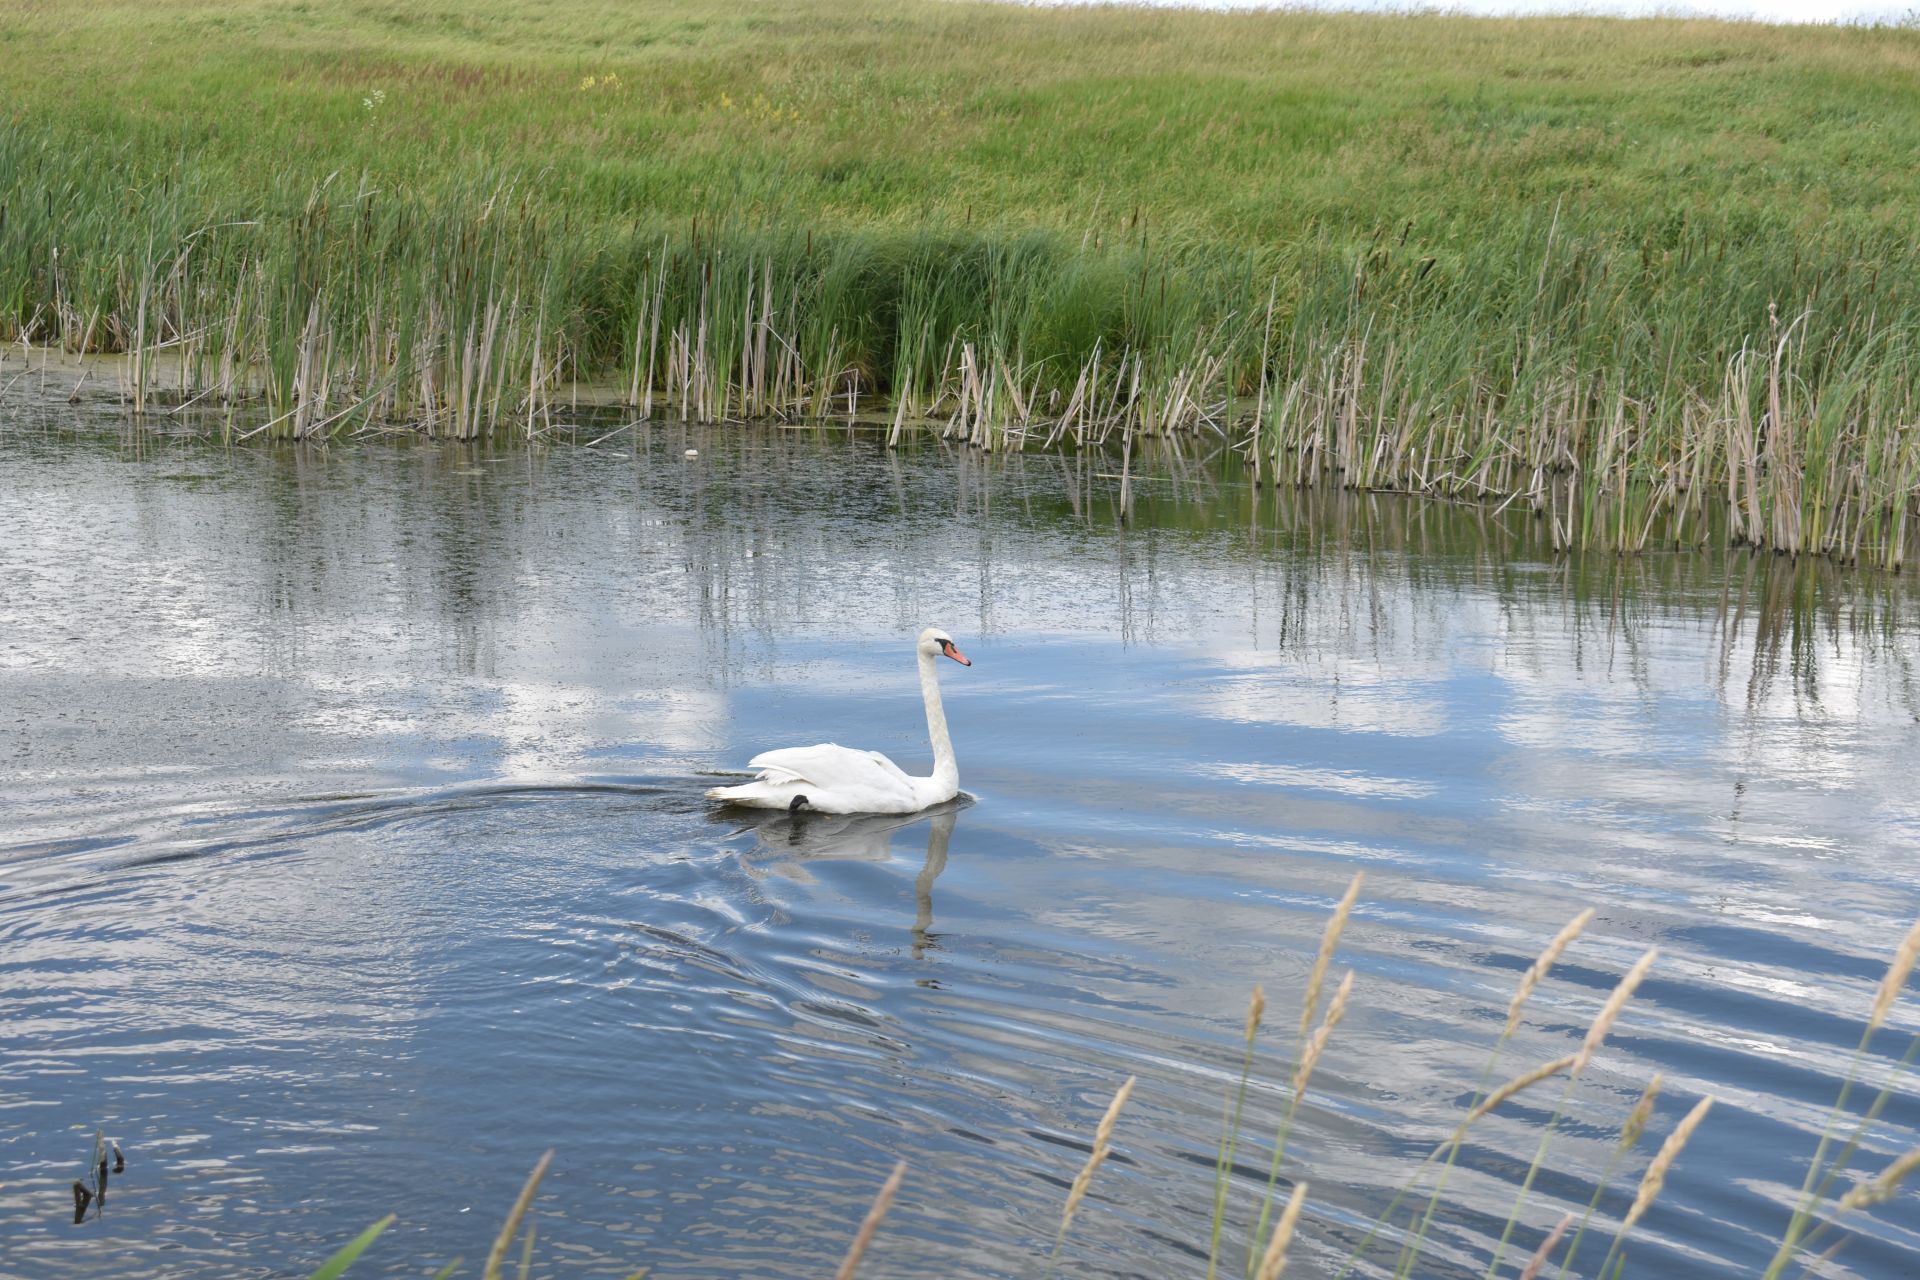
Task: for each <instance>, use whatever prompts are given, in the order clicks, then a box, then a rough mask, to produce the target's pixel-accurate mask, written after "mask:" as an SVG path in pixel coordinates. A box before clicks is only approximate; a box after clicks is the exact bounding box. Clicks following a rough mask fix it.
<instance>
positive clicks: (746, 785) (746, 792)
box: [707, 778, 804, 809]
mask: <svg viewBox="0 0 1920 1280" xmlns="http://www.w3.org/2000/svg"><path fill="white" fill-rule="evenodd" d="M803 791H804V788H802V787H800V786H798V785H796V784H795V783H794V782H770V781H768V780H766V779H764V778H755V779H754V780H753V781H752V782H743V783H741V784H740V785H738V786H734V787H709V788H707V799H709V800H717V801H719V802H720V803H721V804H740V805H746V806H747V807H748V808H750V809H786V808H790V807H791V806H792V805H793V798H794V796H796V795H799V794H801V793H802V792H803Z"/></svg>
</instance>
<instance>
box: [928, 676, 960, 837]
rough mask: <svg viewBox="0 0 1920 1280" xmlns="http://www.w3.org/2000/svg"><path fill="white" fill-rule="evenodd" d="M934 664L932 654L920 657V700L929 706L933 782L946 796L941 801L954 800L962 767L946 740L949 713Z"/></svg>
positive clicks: (950, 739) (948, 739)
mask: <svg viewBox="0 0 1920 1280" xmlns="http://www.w3.org/2000/svg"><path fill="white" fill-rule="evenodd" d="M933 664H934V657H933V655H932V654H929V653H922V654H921V655H920V697H921V698H922V699H923V700H924V701H925V702H926V704H927V736H928V737H929V738H931V739H933V780H934V782H935V783H936V784H937V785H938V787H939V789H940V790H941V791H942V792H943V793H944V794H943V795H942V796H941V797H940V798H941V799H942V800H951V799H952V798H953V797H954V795H955V794H956V793H958V792H959V790H960V766H959V765H958V764H957V763H956V762H955V761H954V758H953V739H952V738H949V737H948V736H947V712H946V708H945V707H943V706H941V705H940V673H939V671H938V670H936V669H935V667H934V665H933Z"/></svg>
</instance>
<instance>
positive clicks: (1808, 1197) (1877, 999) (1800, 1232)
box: [1762, 920, 1920, 1280]
mask: <svg viewBox="0 0 1920 1280" xmlns="http://www.w3.org/2000/svg"><path fill="white" fill-rule="evenodd" d="M1917 961H1920V920H1916V921H1914V923H1913V926H1912V928H1910V929H1908V930H1907V933H1906V936H1905V937H1903V938H1902V939H1901V940H1900V945H1899V946H1898V947H1897V948H1895V950H1894V954H1893V959H1892V961H1891V962H1890V963H1889V964H1888V966H1887V971H1886V973H1885V974H1884V975H1882V977H1881V979H1880V985H1879V987H1878V989H1877V990H1876V991H1875V992H1874V998H1873V1005H1872V1007H1871V1008H1870V1010H1869V1011H1868V1015H1867V1025H1866V1028H1865V1029H1864V1030H1863V1031H1862V1032H1861V1034H1860V1043H1859V1044H1858V1045H1857V1046H1855V1048H1854V1051H1853V1057H1852V1058H1851V1059H1850V1060H1849V1061H1848V1064H1847V1075H1846V1079H1845V1080H1843V1081H1842V1082H1841V1084H1840V1094H1839V1096H1838V1097H1837V1098H1835V1099H1834V1103H1833V1108H1832V1110H1830V1111H1829V1112H1828V1113H1827V1122H1826V1124H1825V1126H1823V1127H1822V1129H1821V1131H1820V1143H1819V1145H1818V1146H1817V1147H1816V1148H1815V1149H1814V1153H1813V1159H1812V1161H1811V1162H1809V1163H1808V1165H1807V1175H1806V1177H1805V1178H1804V1179H1803V1180H1802V1181H1801V1184H1800V1195H1799V1198H1798V1199H1797V1200H1796V1201H1795V1203H1794V1210H1793V1216H1792V1218H1791V1219H1789V1221H1788V1223H1787V1229H1786V1232H1785V1234H1784V1235H1783V1236H1782V1237H1781V1240H1780V1246H1779V1248H1778V1249H1776V1250H1775V1252H1774V1256H1773V1258H1772V1260H1771V1261H1769V1263H1768V1264H1767V1269H1766V1271H1765V1273H1764V1274H1763V1276H1762V1280H1778V1277H1779V1276H1780V1274H1781V1273H1782V1272H1783V1271H1784V1270H1785V1269H1786V1267H1787V1266H1788V1264H1790V1263H1791V1262H1792V1261H1793V1259H1794V1258H1795V1257H1796V1256H1797V1255H1798V1254H1799V1252H1800V1250H1801V1248H1802V1247H1803V1241H1802V1237H1803V1236H1805V1235H1806V1234H1807V1233H1808V1230H1809V1228H1810V1227H1811V1226H1812V1224H1813V1221H1814V1218H1815V1216H1816V1215H1817V1213H1818V1212H1819V1207H1820V1203H1821V1201H1822V1200H1824V1199H1825V1198H1826V1193H1827V1191H1828V1189H1829V1188H1830V1187H1831V1186H1832V1182H1833V1179H1834V1178H1835V1177H1836V1176H1837V1175H1838V1173H1839V1172H1840V1170H1841V1169H1842V1168H1843V1167H1844V1166H1845V1161H1846V1159H1847V1158H1848V1157H1850V1156H1851V1155H1852V1153H1853V1151H1854V1150H1855V1149H1856V1148H1857V1147H1858V1144H1859V1142H1860V1139H1861V1138H1862V1137H1863V1136H1864V1134H1865V1130H1866V1126H1867V1125H1868V1124H1869V1123H1871V1120H1872V1117H1873V1116H1876V1115H1878V1114H1879V1110H1880V1108H1881V1107H1882V1106H1884V1105H1885V1102H1886V1099H1887V1098H1888V1097H1889V1096H1890V1091H1891V1088H1892V1080H1891V1079H1890V1080H1889V1082H1888V1084H1887V1086H1886V1087H1884V1088H1882V1089H1881V1091H1880V1094H1879V1095H1878V1097H1876V1099H1875V1100H1874V1103H1873V1104H1872V1106H1870V1107H1869V1108H1868V1114H1867V1115H1866V1116H1864V1117H1863V1118H1862V1119H1861V1121H1860V1122H1859V1124H1858V1125H1856V1126H1855V1129H1854V1134H1853V1137H1852V1139H1851V1140H1850V1141H1849V1142H1848V1143H1847V1145H1846V1147H1845V1148H1844V1149H1843V1152H1842V1154H1841V1156H1840V1157H1838V1158H1836V1159H1835V1160H1834V1161H1833V1163H1832V1165H1831V1166H1826V1167H1823V1166H1824V1165H1825V1161H1826V1158H1827V1149H1828V1147H1829V1146H1831V1145H1832V1142H1833V1138H1834V1130H1835V1128H1836V1127H1837V1126H1838V1124H1839V1122H1840V1117H1841V1116H1842V1115H1843V1114H1844V1113H1845V1111H1846V1106H1847V1101H1848V1099H1849V1098H1850V1097H1851V1096H1852V1094H1853V1087H1854V1084H1855V1082H1856V1081H1857V1079H1858V1076H1859V1071H1860V1064H1861V1063H1862V1062H1863V1061H1864V1060H1865V1058H1866V1053H1867V1046H1868V1045H1869V1044H1870V1043H1872V1040H1873V1036H1874V1033H1875V1032H1876V1031H1878V1030H1879V1029H1880V1027H1881V1025H1882V1024H1884V1023H1885V1022H1886V1019H1887V1015H1888V1014H1889V1013H1891V1012H1892V1011H1893V1006H1894V1004H1895V1002H1897V1001H1898V1000H1899V998H1900V994H1901V993H1902V992H1903V991H1905V990H1906V985H1907V981H1908V979H1909V978H1910V977H1911V976H1912V975H1913V969H1914V965H1915V963H1916V962H1917ZM1917 1049H1920V1039H1917V1040H1915V1042H1914V1044H1913V1045H1912V1046H1910V1047H1909V1048H1908V1050H1907V1053H1906V1055H1905V1056H1904V1057H1903V1058H1902V1059H1901V1060H1900V1064H1899V1066H1898V1067H1897V1068H1896V1070H1895V1072H1894V1078H1897V1076H1898V1073H1899V1071H1900V1070H1901V1069H1903V1068H1904V1067H1905V1066H1906V1065H1908V1064H1909V1063H1911V1062H1912V1061H1913V1059H1914V1055H1915V1051H1916V1050H1917Z"/></svg>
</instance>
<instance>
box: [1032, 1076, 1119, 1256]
mask: <svg viewBox="0 0 1920 1280" xmlns="http://www.w3.org/2000/svg"><path fill="white" fill-rule="evenodd" d="M1135 1078H1136V1077H1134V1076H1128V1077H1127V1079H1126V1082H1125V1083H1124V1084H1122V1085H1121V1086H1120V1088H1119V1089H1118V1090H1117V1091H1115V1093H1114V1095H1113V1101H1112V1102H1109V1103H1108V1104H1107V1111H1106V1114H1105V1115H1103V1116H1101V1117H1100V1124H1099V1126H1098V1127H1097V1128H1095V1130H1094V1131H1093V1149H1092V1150H1090V1151H1089V1152H1088V1153H1087V1162H1086V1164H1084V1165H1083V1166H1081V1169H1080V1172H1079V1174H1078V1175H1077V1176H1076V1177H1075V1178H1074V1180H1073V1186H1072V1187H1071V1188H1070V1189H1069V1190H1068V1192H1067V1205H1066V1208H1065V1209H1063V1210H1062V1211H1061V1213H1060V1230H1059V1231H1058V1232H1056V1233H1055V1234H1054V1237H1053V1252H1052V1253H1051V1254H1049V1255H1048V1257H1047V1269H1046V1272H1045V1273H1044V1274H1045V1275H1047V1276H1051V1275H1052V1274H1053V1271H1054V1268H1055V1267H1057V1266H1058V1265H1059V1264H1060V1246H1061V1245H1063V1244H1065V1243H1066V1239H1067V1229H1068V1228H1069V1227H1071V1226H1072V1225H1073V1215H1074V1214H1075V1213H1077V1212H1078V1211H1079V1209H1080V1202H1081V1201H1082V1200H1084V1199H1086V1197H1087V1188H1088V1187H1090V1186H1091V1185H1093V1175H1094V1174H1095V1173H1096V1172H1098V1170H1099V1168H1100V1166H1101V1165H1102V1164H1104V1163H1106V1159H1107V1153H1108V1152H1109V1151H1110V1150H1111V1149H1112V1142H1113V1126H1114V1123H1115V1122H1116V1121H1117V1120H1119V1118H1120V1109H1121V1108H1122V1107H1124V1106H1126V1105H1127V1099H1128V1098H1130V1097H1132V1096H1133V1084H1134V1080H1135Z"/></svg>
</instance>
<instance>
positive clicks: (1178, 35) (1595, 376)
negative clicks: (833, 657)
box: [0, 0, 1920, 566]
mask: <svg viewBox="0 0 1920 1280" xmlns="http://www.w3.org/2000/svg"><path fill="white" fill-rule="evenodd" d="M0 35H4V37H5V39H4V47H5V49H6V50H7V52H6V53H4V54H0V87H3V88H4V89H5V90H6V92H7V93H8V94H9V95H10V97H11V99H12V101H13V102H14V104H15V106H14V108H13V112H12V115H11V118H10V120H9V121H8V124H7V127H6V129H5V130H4V131H0V209H4V213H0V338H5V339H8V340H15V341H19V342H23V343H42V344H57V345H58V346H60V347H62V348H64V349H66V350H70V351H98V352H114V353H122V354H123V355H124V357H125V365H124V371H123V372H122V374H121V375H120V381H121V383H122V388H123V394H124V395H125V396H126V397H127V399H128V400H129V401H130V403H131V404H132V405H133V407H134V408H135V409H136V410H140V409H145V408H147V407H149V406H151V405H152V404H153V403H154V401H155V397H156V387H157V386H158V385H160V384H161V383H162V382H164V383H165V385H166V386H167V387H168V388H169V389H170V391H169V394H172V395H177V396H180V397H185V398H188V399H195V398H204V399H205V400H206V401H207V402H209V403H224V404H228V405H232V406H235V408H234V413H233V416H232V418H231V419H230V424H229V427H228V430H229V433H230V435H231V436H232V437H233V438H236V439H238V438H251V437H253V436H255V435H264V436H285V437H296V438H310V437H323V436H324V437H331V436H337V435H340V434H343V433H351V432H356V431H365V430H371V429H386V428H390V427H392V426H396V425H399V426H404V427H408V428H412V429H419V430H423V431H426V432H429V433H432V434H435V435H442V436H450V437H454V438H462V439H471V438H475V437H481V436H492V437H526V436H530V435H537V434H540V433H542V432H543V431H546V430H549V429H550V428H551V426H552V424H553V423H554V421H555V414H556V412H557V411H559V410H560V407H561V406H562V405H565V406H567V407H569V408H570V407H571V406H572V405H573V404H574V403H576V401H577V399H578V398H579V397H580V396H581V395H582V394H583V391H582V388H583V386H584V387H585V388H586V391H585V394H587V395H589V396H597V397H599V398H602V399H611V400H621V401H624V402H626V403H627V404H628V405H630V406H631V407H632V409H633V410H634V411H635V412H636V413H639V414H643V415H650V416H654V417H671V418H675V419H679V420H683V421H697V422H717V421H731V420H737V419H747V418H790V419H791V418H809V417H820V416H823V415H828V414H857V413H868V414H874V415H884V417H885V418H886V419H887V420H888V421H889V422H890V423H891V425H892V428H893V430H894V432H895V433H896V435H898V434H901V433H905V432H908V431H920V430H934V431H939V432H942V433H945V434H949V435H952V436H956V437H960V438H964V439H966V440H968V441H970V442H971V443H973V444H975V445H978V446H981V447H986V448H1001V447H1007V446H1013V445H1021V444H1025V443H1028V442H1031V441H1035V440H1038V441H1049V442H1053V443H1056V444H1058V443H1060V442H1061V441H1062V440H1064V439H1071V440H1073V441H1074V442H1076V443H1082V444H1083V443H1085V442H1087V441H1088V440H1089V439H1094V440H1098V439H1103V438H1105V437H1108V436H1113V435H1116V434H1117V435H1119V436H1120V437H1121V438H1123V439H1128V438H1131V437H1133V436H1136V435H1140V434H1146V435H1152V434H1158V433H1168V432H1190V431H1207V432H1217V433H1220V434H1221V435H1223V436H1224V437H1226V438H1227V439H1229V440H1231V441H1232V442H1233V443H1234V444H1235V445H1236V446H1238V447H1240V448H1242V449H1243V450H1244V451H1245V452H1246V453H1247V455H1248V456H1249V457H1250V458H1252V459H1254V460H1255V461H1256V462H1257V464H1258V466H1259V468H1260V472H1261V475H1262V476H1263V478H1264V479H1266V480H1268V481H1271V482H1275V483H1290V484H1291V483H1303V484H1304V483H1321V482H1332V483H1335V484H1340V485H1345V486H1349V487H1354V488H1360V489H1375V490H1379V489H1388V490H1403V491H1413V492H1425V493H1434V494H1440V495H1444V496H1447V497H1450V498H1468V499H1474V500H1486V501H1490V502H1513V503H1520V504H1523V505H1524V506H1525V507H1526V508H1528V509H1530V510H1533V511H1535V512H1537V513H1538V515H1539V516H1540V518H1541V520H1542V522H1543V523H1544V525H1545V526H1546V528H1547V529H1548V531H1549V533H1550V537H1551V539H1552V541H1553V542H1554V544H1555V545H1557V546H1560V547H1565V548H1604V549H1613V550H1621V551H1630V550H1637V549H1640V548H1644V547H1647V546H1649V545H1667V546H1676V545H1678V546H1687V545H1695V544H1697V543H1699V542H1700V541H1702V540H1705V539H1709V538H1720V537H1726V538H1730V539H1732V540H1733V541H1735V542H1740V543H1748V544H1751V545H1754V546H1758V547H1767V548H1772V549H1775V550H1780V551H1786V552H1795V553H1798V552H1818V553H1824V554H1828V555H1832V556H1834V557H1836V558H1838V559H1841V560H1844V561H1870V562H1873V563H1878V564H1882V565H1889V566H1897V565H1898V564H1900V563H1901V562H1902V561H1903V559H1904V558H1905V556H1906V552H1907V548H1908V544H1909V543H1910V541H1911V537H1910V533H1911V530H1910V520H1909V517H1910V515H1911V514H1912V510H1913V505H1914V501H1915V494H1916V487H1917V486H1920V432H1916V431H1915V430H1913V424H1914V422H1915V419H1916V413H1920V406H1917V405H1916V387H1920V358H1917V348H1916V333H1917V332H1920V327H1917V326H1920V272H1916V269H1915V268H1916V266H1917V265H1920V263H1917V262H1916V248H1915V244H1914V240H1913V237H1912V234H1911V227H1910V225H1909V221H1908V219H1907V218H1906V216H1905V212H1904V211H1905V210H1907V209H1909V208H1911V207H1912V204H1913V202H1914V201H1915V199H1916V198H1920V191H1916V186H1920V183H1916V179H1915V178H1914V176H1913V172H1912V169H1911V166H1909V165H1907V164H1906V163H1905V157H1907V156H1909V155H1910V154H1911V153H1912V151H1913V150H1914V149H1915V147H1916V146H1920V102H1917V101H1916V94H1915V92H1914V90H1913V88H1912V85H1913V82H1914V81H1913V71H1914V69H1915V67H1916V65H1917V64H1920V33H1916V32H1914V31H1912V30H1909V29H1899V28H1881V29H1857V28H1856V29H1802V30H1788V29H1782V28H1768V27H1763V26H1757V25H1739V24H1728V23H1719V22H1681V21H1657V22H1621V21H1608V20H1597V19H1580V20H1571V19H1570V20H1528V21H1486V20H1466V19H1449V18H1441V17H1433V16H1424V17H1399V16H1374V17H1356V16H1339V15H1327V14H1307V13H1292V14H1265V15H1253V14H1194V13H1170V12H1163V11H1145V10H1133V9H1091V10H1066V11H1062V10H1053V9H1026V8H1018V7H1004V8H1003V7H998V6H981V5H933V4H925V3H918V2H917V0H915V2H908V3H870V4H862V5H856V6H838V5H824V4H820V3H815V2H814V0H788V2H786V3H783V4H780V5H776V6H772V7H759V8H756V9H754V10H753V11H751V12H735V11H733V10H730V9H727V8H724V7H713V6H707V5H703V4H700V3H693V2H682V3H678V4H675V5H669V6H654V7H650V8H649V9H648V10H647V11H645V12H644V13H642V14H635V13H634V12H633V11H631V10H630V9H629V8H627V7H624V6H613V5H606V4H601V3H595V2H594V0H565V2H563V3H559V4H553V5H543V6H538V7H519V6H514V5H509V4H505V3H499V4H495V5H492V6H490V7H486V6H483V7H480V8H477V9H473V10H470V11H468V10H463V11H462V12H461V13H460V14H459V15H457V16H456V15H439V16H434V15H416V14H414V13H412V12H411V11H405V10H402V9H399V8H395V7H392V6H387V5H382V4H377V3H361V4H341V5H335V6H315V5H307V4H294V5H284V4H274V3H266V2H265V0H254V2H253V3H247V4H241V5H222V6H202V5H197V4H191V3H175V4H165V5H139V6H134V5H130V4H123V3H113V2H111V0H103V2H99V3H93V4H88V5H84V6H24V7H15V8H13V9H11V10H9V11H8V12H7V13H5V14H0ZM956 50H965V51H966V56H964V57H956V56H954V51H956ZM162 374H163V375H164V376H162Z"/></svg>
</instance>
